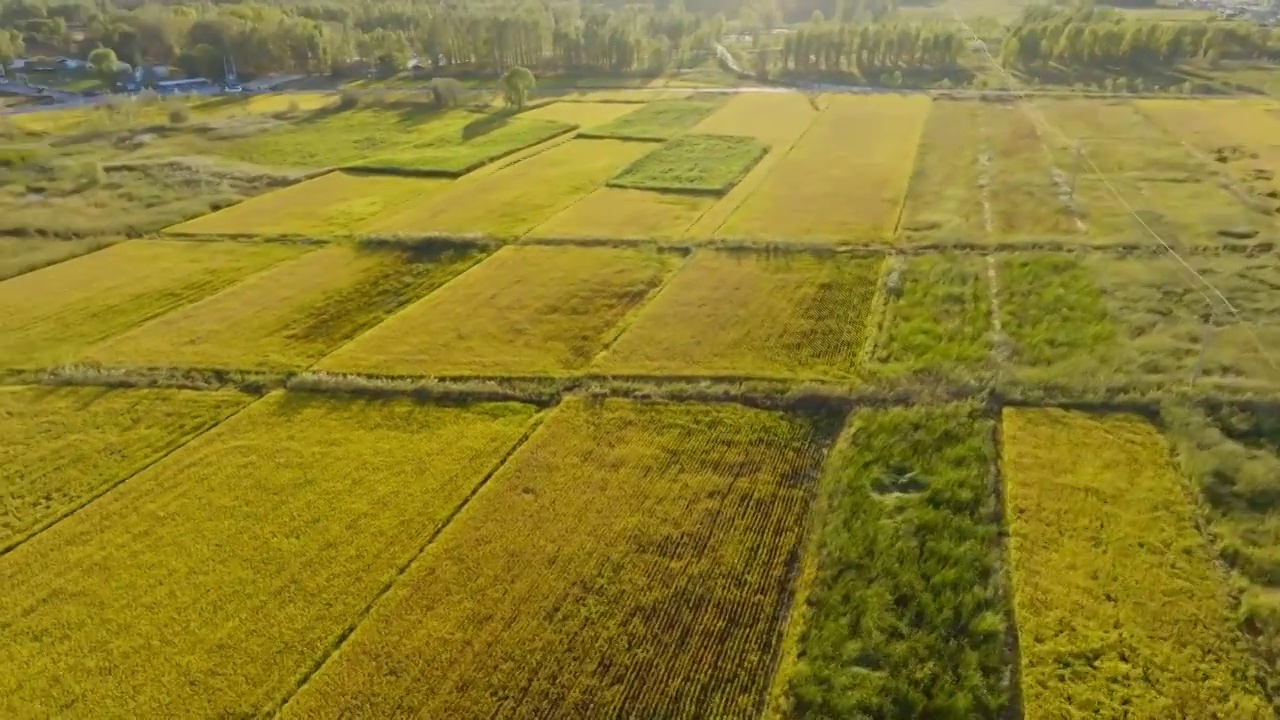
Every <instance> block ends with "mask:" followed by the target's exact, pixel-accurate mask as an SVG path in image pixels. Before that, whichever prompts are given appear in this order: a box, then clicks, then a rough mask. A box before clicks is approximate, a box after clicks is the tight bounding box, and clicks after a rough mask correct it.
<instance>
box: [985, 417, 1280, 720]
mask: <svg viewBox="0 0 1280 720" xmlns="http://www.w3.org/2000/svg"><path fill="white" fill-rule="evenodd" d="M1168 456H1169V451H1168V448H1167V447H1166V445H1165V443H1164V441H1163V440H1162V439H1161V437H1160V436H1159V434H1158V433H1157V432H1156V431H1155V430H1154V429H1153V428H1152V427H1151V426H1150V425H1148V424H1147V423H1146V422H1144V421H1142V420H1141V419H1138V418H1136V417H1132V416H1124V415H1116V416H1108V417H1096V416H1090V415H1086V414H1082V413H1076V412H1070V411H1064V410H1058V409H1006V410H1005V412H1004V450H1003V457H1002V461H1001V466H1002V468H1003V472H1004V477H1005V480H1006V483H1007V493H1008V495H1007V498H1008V500H1007V502H1008V515H1009V523H1010V533H1011V537H1010V541H1009V553H1010V558H1011V561H1012V573H1013V579H1014V582H1013V588H1014V601H1015V608H1016V615H1017V618H1018V626H1019V636H1020V648H1021V657H1022V672H1021V676H1022V694H1023V702H1024V703H1025V705H1026V707H1027V709H1028V714H1029V715H1033V716H1042V717H1064V716H1073V715H1080V714H1088V715H1090V716H1094V717H1122V716H1131V715H1132V712H1133V710H1134V709H1136V708H1140V709H1141V710H1140V716H1142V717H1152V718H1155V717H1172V716H1179V715H1180V716H1185V717H1231V718H1263V717H1269V716H1270V708H1269V707H1267V705H1266V703H1265V701H1264V700H1263V698H1262V697H1261V696H1260V693H1259V690H1258V687H1257V685H1256V684H1255V681H1254V679H1253V677H1252V673H1251V662H1250V660H1249V658H1248V651H1247V649H1246V647H1245V645H1244V642H1243V638H1242V637H1241V636H1240V635H1239V634H1238V633H1237V632H1236V631H1235V628H1234V618H1233V613H1232V610H1231V600H1230V596H1229V594H1228V591H1227V587H1226V585H1225V584H1224V582H1223V578H1222V577H1221V575H1220V573H1219V571H1218V570H1217V569H1216V568H1215V567H1214V561H1213V556H1212V554H1211V551H1210V548H1209V545H1208V543H1207V542H1206V541H1205V539H1204V537H1203V536H1201V535H1200V533H1199V532H1198V531H1197V529H1196V525H1195V517H1196V513H1195V507H1194V505H1193V503H1192V501H1191V499H1190V498H1189V497H1188V494H1187V491H1186V488H1185V487H1184V486H1183V483H1184V481H1183V480H1182V479H1181V478H1179V477H1178V474H1177V471H1176V470H1175V468H1174V467H1173V466H1172V465H1171V464H1170V462H1169V460H1168ZM1102 598H1105V600H1106V602H1100V599H1102Z"/></svg>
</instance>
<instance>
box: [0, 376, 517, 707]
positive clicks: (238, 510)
mask: <svg viewBox="0 0 1280 720" xmlns="http://www.w3.org/2000/svg"><path fill="white" fill-rule="evenodd" d="M533 413H534V410H533V408H531V407H529V406H524V405H516V404H490V405H480V406H475V407H472V408H466V409H463V408H440V407H431V406H426V405H419V404H415V403H411V402H406V401H381V402H364V401H352V400H346V401H334V400H325V399H321V398H318V397H315V396H307V395H287V396H286V395H282V394H276V395H272V396H268V397H267V398H265V399H263V400H260V401H258V402H257V403H254V404H253V405H251V406H250V407H248V408H246V409H245V410H243V411H241V412H240V413H239V414H237V415H236V416H235V417H233V418H231V419H230V420H227V421H226V422H224V423H222V424H221V425H219V426H218V427H217V428H215V429H213V430H211V431H210V432H208V433H206V434H204V435H203V436H201V437H200V438H199V439H198V440H197V441H196V442H194V443H191V444H190V445H187V446H186V447H184V448H182V449H181V450H179V451H178V452H176V453H174V454H173V455H170V456H169V457H168V458H166V459H165V460H162V461H161V462H159V463H157V464H155V465H153V466H152V467H150V468H149V469H147V470H146V471H144V472H142V473H140V474H138V475H136V476H134V477H132V478H130V479H129V480H128V481H127V482H125V483H123V484H121V485H119V486H118V487H116V488H115V489H114V490H113V491H111V492H110V493H108V494H107V495H104V496H103V497H101V498H99V499H98V500H97V501H95V502H94V503H92V504H90V505H88V506H87V507H85V508H83V509H81V510H80V511H79V512H77V513H76V514H75V515H73V516H72V517H70V518H68V519H67V520H64V521H63V522H61V523H58V524H57V525H55V526H54V527H52V528H50V529H48V530H46V531H44V532H43V533H41V534H40V535H39V536H38V537H36V538H34V539H32V540H31V541H29V542H27V543H25V544H24V545H22V546H20V547H19V548H17V549H16V550H14V551H13V552H12V553H10V554H9V555H8V556H6V557H5V558H4V575H5V582H4V583H3V584H0V627H4V628H5V631H4V633H3V635H0V714H3V715H4V716H6V717H36V716H47V715H59V716H62V717H104V716H116V717H156V716H164V715H170V714H172V712H173V709H174V708H182V713H183V714H185V715H190V716H203V717H209V716H232V715H234V716H240V717H244V716H257V715H262V714H267V713H269V712H270V711H271V710H272V709H274V707H275V705H276V704H278V703H279V702H282V701H283V700H284V699H285V697H287V695H288V694H289V693H291V692H292V691H293V689H294V687H295V686H296V684H297V683H298V682H299V681H301V679H302V678H303V677H304V676H305V674H306V673H307V672H308V670H309V669H310V668H311V667H312V666H313V665H314V664H315V663H318V662H319V661H320V660H321V659H322V658H323V657H324V656H325V654H326V653H327V652H328V650H329V649H330V648H331V647H332V646H333V645H334V644H335V643H337V642H338V640H339V639H340V638H341V637H342V636H343V635H344V634H345V633H346V632H347V631H349V629H350V628H351V627H352V626H353V625H354V624H355V623H356V622H357V621H358V620H359V619H360V617H362V615H363V613H364V610H365V608H366V607H367V605H368V604H369V603H370V602H371V601H372V600H373V599H374V598H375V597H377V595H378V594H379V593H380V592H381V590H382V589H383V588H384V587H385V585H386V583H388V582H390V581H391V580H393V579H394V578H395V577H396V575H397V574H398V573H399V571H400V569H401V568H403V567H404V566H405V565H406V564H408V563H409V561H410V560H411V559H412V558H413V557H414V556H415V555H417V554H418V552H420V550H421V548H422V547H423V546H424V545H425V544H426V543H427V542H428V541H429V539H430V538H431V537H432V535H433V533H434V532H435V531H436V529H437V528H438V527H439V526H440V525H441V524H442V523H443V522H444V521H445V519H446V518H448V517H449V516H450V514H451V513H452V512H453V511H454V509H455V508H456V507H457V506H458V505H459V503H461V502H462V501H463V500H464V499H465V498H466V497H467V495H468V494H469V493H470V492H471V491H472V490H473V489H474V487H475V486H476V484H477V483H478V482H479V481H480V480H481V478H482V477H483V476H484V475H485V473H486V472H487V471H489V470H491V469H492V468H493V467H494V466H495V465H496V464H497V463H498V462H499V461H500V460H501V458H502V457H503V455H504V454H505V453H506V452H507V451H508V449H509V448H511V446H512V445H513V444H515V443H516V442H517V441H518V439H519V438H520V437H521V436H522V434H523V433H524V432H525V431H526V428H527V427H528V425H529V423H530V419H531V417H532V416H533ZM54 567H56V568H58V571H57V572H56V573H51V572H49V569H50V568H54Z"/></svg>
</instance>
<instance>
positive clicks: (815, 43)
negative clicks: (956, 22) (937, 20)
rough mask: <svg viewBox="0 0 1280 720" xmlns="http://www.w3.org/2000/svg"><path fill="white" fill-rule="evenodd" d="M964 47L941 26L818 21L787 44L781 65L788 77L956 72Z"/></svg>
mask: <svg viewBox="0 0 1280 720" xmlns="http://www.w3.org/2000/svg"><path fill="white" fill-rule="evenodd" d="M815 17H816V16H815ZM964 47H965V45H964V38H963V37H962V36H961V35H960V33H959V32H958V30H956V29H953V28H950V27H946V26H941V25H922V24H903V23H863V24H856V25H855V24H849V23H840V24H835V23H826V22H823V21H822V20H821V18H817V21H816V22H812V23H810V24H809V25H806V26H804V27H802V28H800V29H798V30H796V31H795V32H793V33H790V34H788V35H787V36H786V37H785V38H784V39H783V42H782V48H781V51H780V58H779V65H780V66H781V67H782V69H783V70H784V71H785V70H792V71H797V72H802V73H803V72H812V71H820V72H856V73H858V74H859V75H862V76H864V77H865V76H866V75H868V73H872V72H876V71H880V70H885V69H905V70H910V69H917V68H931V69H942V68H949V67H953V66H955V65H956V63H957V62H958V60H959V57H960V53H961V51H963V50H964Z"/></svg>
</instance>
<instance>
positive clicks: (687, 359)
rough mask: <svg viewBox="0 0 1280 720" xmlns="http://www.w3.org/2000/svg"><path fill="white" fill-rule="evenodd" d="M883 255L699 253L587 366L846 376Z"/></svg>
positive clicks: (640, 371) (861, 341) (624, 371)
mask: <svg viewBox="0 0 1280 720" xmlns="http://www.w3.org/2000/svg"><path fill="white" fill-rule="evenodd" d="M881 265H882V262H881V261H880V260H879V259H864V258H843V257H829V258H828V257H819V256H811V255H780V256H774V257H769V256H760V255H751V254H738V253H730V252H717V251H709V250H708V251H700V252H698V253H697V254H695V255H694V256H693V258H692V259H691V260H690V261H689V262H688V263H687V264H686V265H685V266H684V268H682V269H681V271H680V272H679V274H677V275H676V276H675V277H674V278H672V280H671V282H670V283H668V284H667V286H666V288H664V289H663V291H662V292H661V293H660V294H659V295H658V296H657V297H656V298H655V299H654V300H653V302H651V303H649V304H648V305H647V306H645V308H644V309H643V310H641V311H640V313H639V314H638V315H637V316H636V318H635V320H634V322H633V323H632V324H631V325H630V326H629V327H628V328H627V329H626V330H625V331H624V332H623V334H622V336H621V337H620V338H619V339H618V342H617V343H616V344H615V345H614V346H613V347H612V348H611V349H610V350H609V352H608V353H607V354H606V355H604V356H603V357H602V358H601V359H600V360H599V361H597V363H596V364H595V365H594V366H593V368H594V369H595V370H597V371H599V372H602V373H608V374H615V375H710V376H734V377H737V376H752V377H754V376H764V377H775V376H796V377H834V378H841V377H851V376H853V375H854V373H855V371H856V369H857V365H858V361H859V356H860V354H861V353H862V351H863V348H864V345H865V343H866V341H867V335H868V333H870V332H872V330H873V329H872V328H871V327H869V326H868V325H869V323H868V320H869V315H870V313H871V306H872V301H873V297H874V296H875V291H876V284H877V278H878V275H879V271H880V268H881Z"/></svg>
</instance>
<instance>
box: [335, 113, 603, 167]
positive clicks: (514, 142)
mask: <svg viewBox="0 0 1280 720" xmlns="http://www.w3.org/2000/svg"><path fill="white" fill-rule="evenodd" d="M575 129H577V126H576V125H570V124H568V123H562V122H552V121H550V120H530V119H527V118H525V117H523V116H521V117H503V118H495V117H494V116H489V117H484V118H482V119H476V120H473V121H472V122H471V123H469V124H467V125H465V126H463V127H460V128H458V129H457V130H456V131H452V130H451V131H449V132H441V133H439V134H437V135H433V136H432V137H431V138H430V139H428V140H422V141H418V142H415V143H414V144H412V145H409V146H408V147H405V148H400V149H398V150H396V151H395V152H393V153H390V154H387V155H379V156H376V157H372V158H368V159H362V160H358V161H356V162H354V163H352V164H351V167H354V168H366V169H371V170H380V171H384V172H392V173H409V174H422V175H443V176H447V177H457V176H460V175H466V174H467V173H469V172H471V171H472V170H475V169H477V168H479V167H482V166H484V165H488V164H489V163H491V162H493V161H494V160H497V159H499V158H503V157H506V156H508V155H510V154H512V153H515V152H518V151H520V150H523V149H525V148H528V147H533V146H534V145H538V144H539V143H543V142H546V141H547V140H550V139H552V138H554V137H557V136H559V135H564V134H565V133H569V132H573V131H574V130H575Z"/></svg>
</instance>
